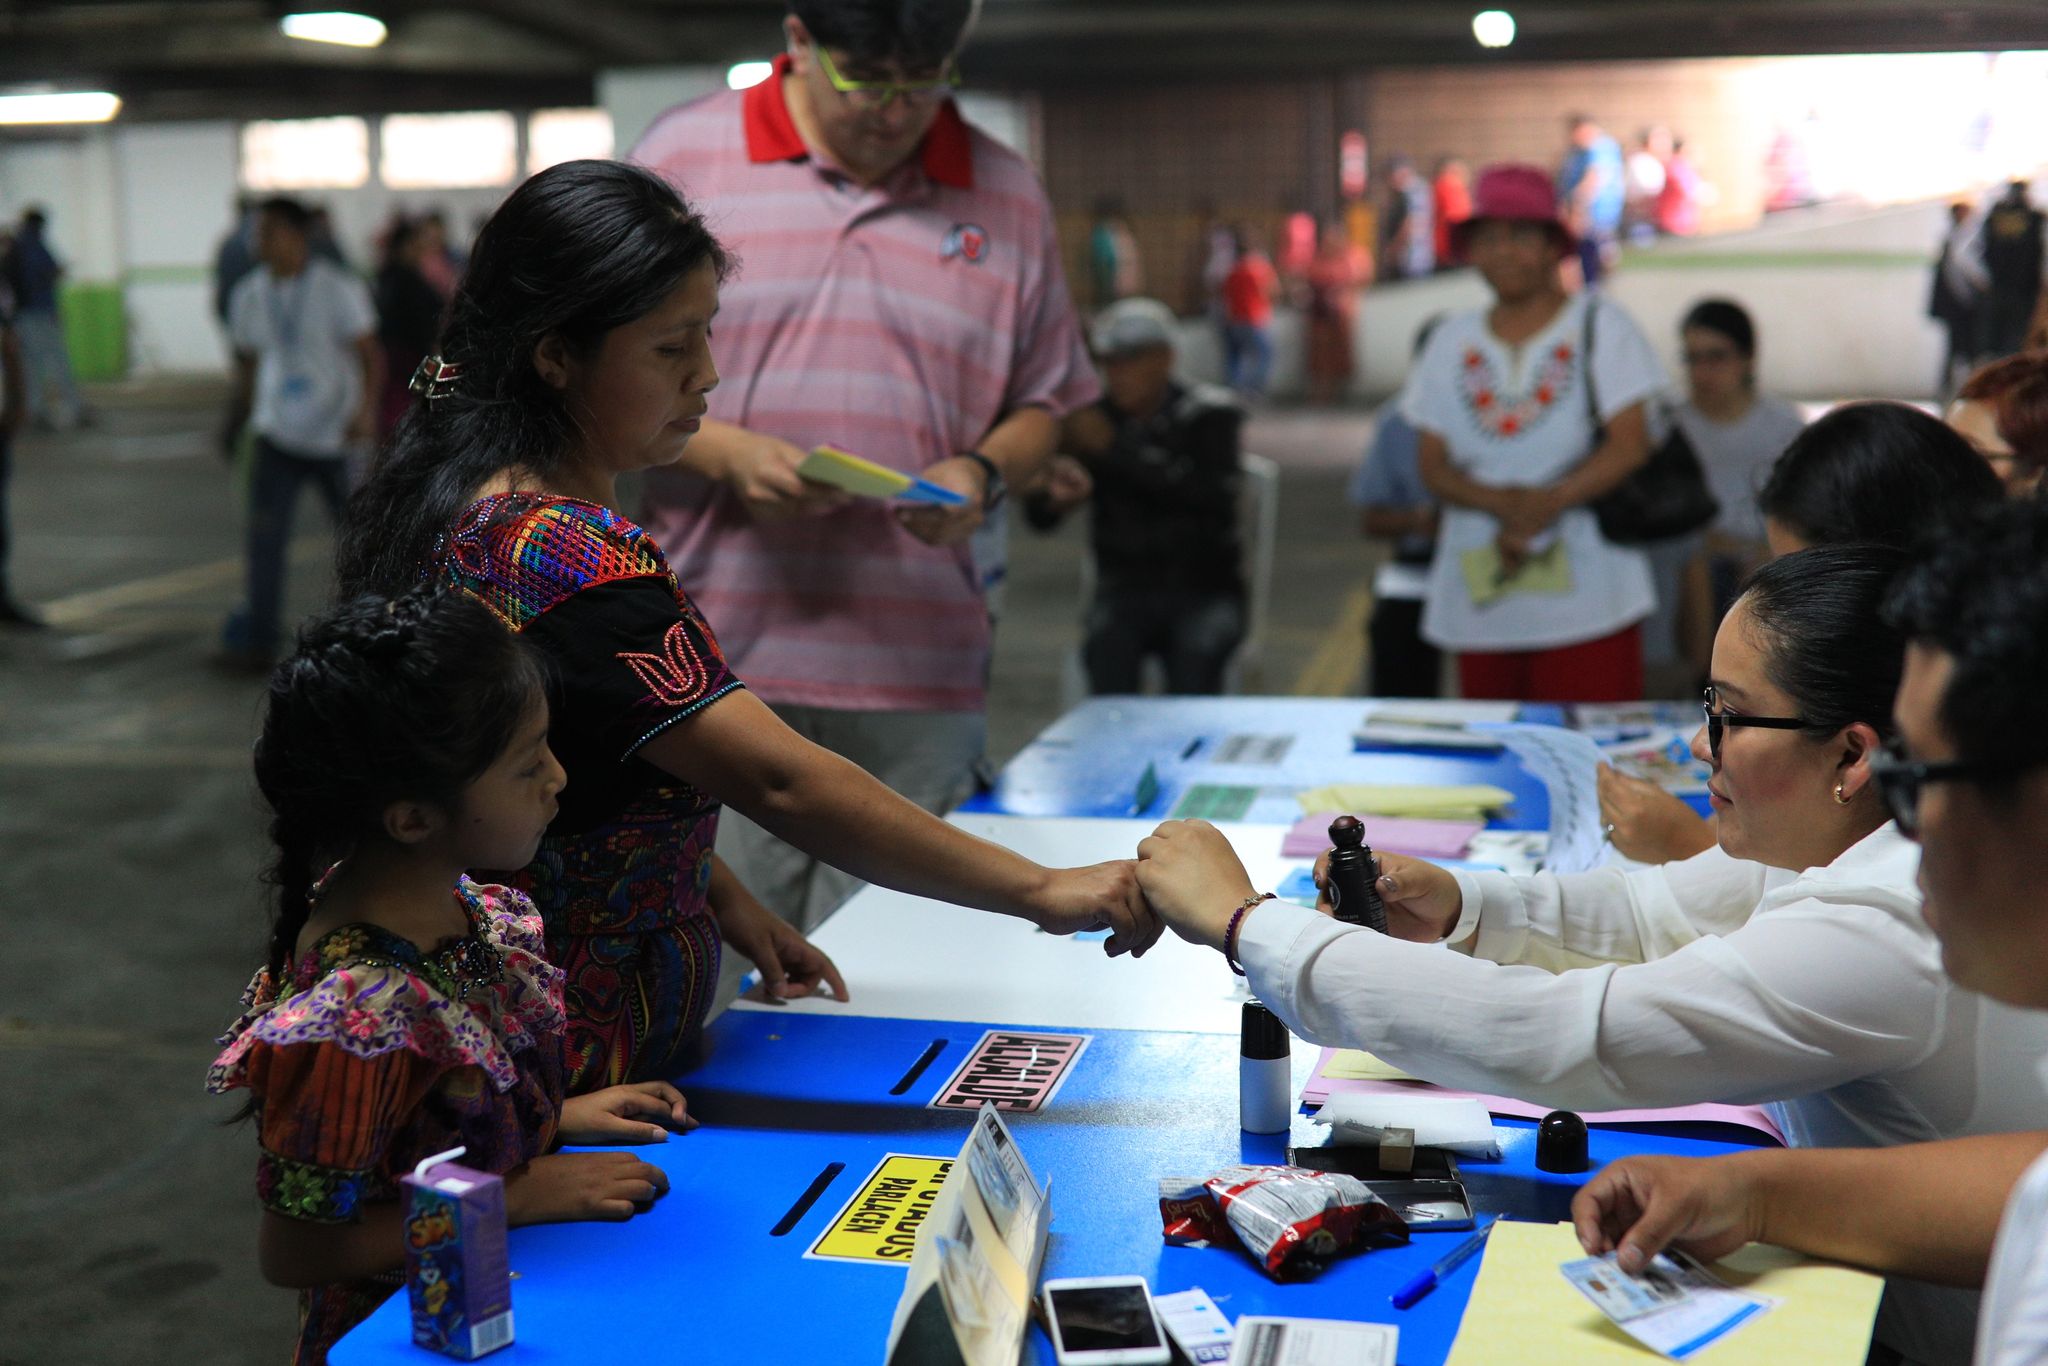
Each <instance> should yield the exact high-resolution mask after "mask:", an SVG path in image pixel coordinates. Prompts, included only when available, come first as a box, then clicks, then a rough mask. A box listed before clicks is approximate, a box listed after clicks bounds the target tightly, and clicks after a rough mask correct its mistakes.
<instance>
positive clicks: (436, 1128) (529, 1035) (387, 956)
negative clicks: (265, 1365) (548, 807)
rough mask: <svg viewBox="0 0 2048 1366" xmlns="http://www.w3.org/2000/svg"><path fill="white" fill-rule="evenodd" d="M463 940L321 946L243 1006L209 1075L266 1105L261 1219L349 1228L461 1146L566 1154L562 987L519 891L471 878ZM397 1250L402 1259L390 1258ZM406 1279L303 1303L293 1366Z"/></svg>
mask: <svg viewBox="0 0 2048 1366" xmlns="http://www.w3.org/2000/svg"><path fill="white" fill-rule="evenodd" d="M457 895H458V897H459V899H460V900H461V902H462V905H463V910H464V912H465V914H466V915H467V917H468V919H469V924H470V930H469V933H468V935H466V936H465V937H463V938H461V939H456V940H451V941H449V942H447V943H445V944H442V945H441V946H439V947H437V948H435V949H434V950H433V951H431V952H424V953H423V952H422V951H421V950H420V949H419V947H418V946H416V945H415V944H413V943H411V942H410V941H409V940H405V939H401V938H399V937H398V936H396V935H393V934H390V933H388V932H387V931H385V930H382V929H379V928H377V927H376V926H374V925H345V926H343V927H341V928H340V929H337V930H334V931H332V932H330V933H328V934H326V935H323V936H322V937H321V938H320V939H319V940H318V942H316V943H314V944H313V945H312V946H311V947H310V948H308V949H307V951H306V952H305V954H303V955H302V956H301V957H300V958H299V959H298V960H297V961H296V962H294V963H293V964H291V966H290V968H289V969H288V970H287V972H286V974H285V980H284V982H282V983H279V982H277V981H275V980H273V978H272V976H271V974H270V971H269V970H268V969H267V968H266V969H264V970H263V971H260V972H258V973H257V974H256V977H255V979H254V980H253V981H251V982H250V984H249V989H248V991H247V992H245V993H244V994H243V997H242V1004H243V1007H244V1012H243V1014H242V1016H241V1018H240V1019H238V1020H236V1021H235V1023H234V1024H233V1025H232V1026H231V1027H230V1028H229V1029H228V1031H227V1033H225V1034H223V1035H222V1036H221V1039H220V1042H221V1044H222V1045H223V1051H222V1052H221V1054H220V1056H219V1058H217V1059H216V1060H215V1061H214V1064H213V1067H212V1069H211V1070H210V1071H209V1072H208V1073H207V1079H206V1085H207V1089H208V1090H209V1091H213V1092H216V1093H220V1092H226V1091H232V1090H235V1089H237V1088H240V1087H246V1088H248V1091H249V1094H250V1096H251V1098H252V1099H253V1101H254V1102H255V1107H256V1121H257V1135H258V1142H259V1144H260V1145H261V1146H260V1156H259V1157H258V1159H257V1164H256V1193H257V1196H258V1198H259V1199H260V1200H261V1201H262V1204H263V1207H264V1208H265V1209H267V1210H270V1211H272V1212H274V1213H276V1214H280V1215H282V1216H284V1217H285V1218H288V1219H299V1220H304V1221H306V1222H308V1223H316V1224H346V1223H353V1222H355V1221H356V1220H358V1219H359V1218H361V1217H362V1210H363V1207H364V1206H365V1205H368V1204H372V1203H374V1202H377V1201H386V1200H396V1199H397V1198H398V1197H399V1186H398V1179H399V1177H401V1176H403V1175H404V1174H405V1173H406V1172H408V1171H411V1170H412V1168H413V1166H414V1165H415V1164H417V1163H418V1162H419V1161H420V1160H421V1159H422V1158H426V1157H431V1156H433V1155H434V1154H435V1153H439V1152H445V1151H447V1150H448V1149H450V1148H454V1147H457V1146H461V1147H466V1148H467V1149H468V1152H467V1153H466V1154H465V1155H464V1157H463V1159H462V1160H463V1163H464V1164H465V1165H467V1166H471V1167H476V1168H479V1169H481V1170H485V1171H494V1172H505V1171H510V1170H511V1169H512V1168H514V1167H518V1166H521V1165H522V1164H524V1163H526V1162H530V1161H532V1160H533V1159H534V1158H536V1157H538V1156H540V1155H541V1154H543V1153H545V1152H546V1151H547V1150H548V1149H549V1148H550V1147H551V1146H552V1145H553V1143H554V1137H555V1127H556V1124H557V1123H558V1121H559V1120H560V1117H561V1105H562V1051H561V1042H562V1024H563V1013H562V974H561V973H560V972H559V971H558V970H557V969H556V968H554V967H553V966H552V965H550V964H549V963H548V961H547V959H546V958H545V957H544V956H543V954H542V945H541V927H540V920H539V918H538V917H537V916H535V915H533V914H532V910H533V908H532V907H531V906H530V905H529V904H528V903H527V901H526V899H525V898H524V897H522V896H520V895H519V894H518V893H517V892H514V891H511V890H510V889H508V888H504V887H493V886H480V885H478V884H477V883H474V882H471V881H470V880H469V879H467V878H465V879H463V882H462V885H461V887H460V888H459V889H458V892H457ZM401 1250H402V1249H400V1248H398V1247H396V1246H394V1248H393V1252H394V1254H396V1253H398V1252H400V1251H401ZM403 1280H404V1277H403V1273H402V1272H400V1271H394V1272H392V1273H390V1274H389V1275H385V1276H379V1277H375V1278H371V1279H368V1280H361V1281H345V1282H336V1283H333V1284H329V1285H323V1286H320V1287H318V1288H316V1289H313V1290H307V1291H302V1292H300V1296H299V1313H300V1328H299V1343H298V1351H297V1354H296V1356H295V1358H294V1360H295V1361H296V1362H297V1363H298V1366H320V1363H322V1362H324V1361H326V1359H327V1350H328V1348H330V1347H331V1346H333V1345H334V1343H335V1342H336V1341H337V1340H338V1339H339V1338H340V1337H341V1335H342V1334H344V1333H346V1332H347V1331H348V1330H349V1329H350V1328H352V1327H354V1326H355V1325H356V1324H358V1323H360V1322H361V1321H362V1320H363V1319H365V1318H367V1317H368V1316H369V1314H370V1311H371V1310H373V1309H375V1308H376V1307H377V1306H378V1305H379V1304H381V1303H383V1301H384V1300H385V1299H386V1298H387V1297H388V1296H389V1295H390V1294H391V1293H392V1292H393V1291H394V1290H396V1289H397V1288H398V1287H399V1286H400V1285H402V1284H403Z"/></svg>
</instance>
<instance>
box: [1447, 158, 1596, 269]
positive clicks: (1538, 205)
mask: <svg viewBox="0 0 2048 1366" xmlns="http://www.w3.org/2000/svg"><path fill="white" fill-rule="evenodd" d="M1488 218H1499V219H1505V220H1507V221H1508V222H1511V223H1541V224H1542V225H1543V226H1544V227H1546V228H1548V229H1549V230H1550V236H1551V238H1552V240H1554V241H1555V242H1556V243H1557V254H1558V255H1559V256H1560V257H1562V256H1565V255H1567V254H1569V253H1570V252H1571V251H1573V250H1574V249H1575V248H1576V247H1577V246H1578V242H1579V239H1578V238H1577V237H1576V236H1574V235H1573V233H1572V230H1571V229H1570V228H1568V227H1566V226H1565V225H1564V220H1563V219H1562V218H1560V217H1558V213H1557V186H1556V184H1555V183H1554V182H1552V180H1551V179H1550V175H1549V173H1548V172H1546V171H1544V170H1542V169H1540V168H1539V167H1535V166H1525V165H1519V164H1516V163H1513V162H1503V163H1501V164H1500V165H1496V166H1488V167H1487V168H1486V169H1485V170H1483V171H1481V172H1480V173H1479V179H1478V180H1477V181H1475V182H1474V183H1473V186H1472V216H1471V217H1470V218H1467V219H1465V220H1464V221H1463V222H1461V223H1453V224H1451V251H1452V252H1453V253H1454V254H1455V255H1457V256H1458V257H1460V258H1463V256H1464V255H1465V243H1466V240H1467V239H1468V238H1469V237H1470V236H1471V235H1472V228H1473V225H1474V224H1477V223H1479V222H1481V221H1483V220H1485V219H1488Z"/></svg>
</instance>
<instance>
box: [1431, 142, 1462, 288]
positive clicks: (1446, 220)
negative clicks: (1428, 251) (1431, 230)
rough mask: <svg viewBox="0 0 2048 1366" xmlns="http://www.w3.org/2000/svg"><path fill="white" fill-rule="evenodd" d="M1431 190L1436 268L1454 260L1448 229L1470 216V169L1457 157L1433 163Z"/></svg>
mask: <svg viewBox="0 0 2048 1366" xmlns="http://www.w3.org/2000/svg"><path fill="white" fill-rule="evenodd" d="M1430 193H1431V194H1432V195H1433V196H1434V197H1435V199H1436V219H1435V226H1436V268H1437V269H1438V270H1448V269H1449V268H1450V267H1451V266H1453V265H1455V264H1457V262H1456V261H1455V259H1454V258H1453V254H1452V251H1451V231H1452V229H1453V228H1455V227H1456V226H1457V225H1458V224H1460V223H1462V222H1464V221H1465V220H1466V219H1468V218H1470V217H1471V216H1472V172H1471V171H1470V170H1469V169H1467V168H1466V165H1465V163H1464V162H1462V161H1460V160H1458V159H1457V158H1456V157H1445V158H1444V159H1443V160H1442V161H1439V162H1438V163H1437V164H1436V179H1435V180H1434V181H1433V182H1431V185H1430Z"/></svg>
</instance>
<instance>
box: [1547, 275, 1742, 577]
mask: <svg viewBox="0 0 2048 1366" xmlns="http://www.w3.org/2000/svg"><path fill="white" fill-rule="evenodd" d="M1598 311H1599V300H1598V299H1597V297H1596V298H1590V299H1588V300H1586V335H1585V341H1584V349H1583V351H1582V352H1581V354H1582V355H1583V356H1584V358H1585V365H1586V415H1587V417H1589V418H1590V419H1592V424H1593V449H1594V450H1598V449H1599V448H1600V443H1601V441H1602V440H1604V439H1605V437H1606V433H1607V427H1606V424H1605V423H1604V422H1602V421H1601V420H1600V400H1599V399H1598V398H1597V397H1596V396H1595V395H1594V393H1593V315H1594V314H1595V313H1596V312H1598ZM1591 506H1592V508H1593V516H1594V517H1595V518H1597V519H1598V520H1599V523H1600V534H1601V535H1602V536H1604V537H1606V538H1607V539H1608V540H1610V541H1612V542H1614V543H1615V544H1616V545H1647V544H1649V543H1650V542H1652V541H1668V540H1670V539H1672V538H1673V537H1675V536H1687V535H1690V534H1691V533H1693V532H1695V531H1698V530H1700V529H1701V528H1702V527H1704V526H1706V525H1707V524H1708V523H1709V522H1711V521H1713V520H1714V518H1715V517H1717V516H1719V515H1720V512H1721V503H1720V500H1719V499H1717V498H1715V497H1714V494H1713V491H1712V490H1710V489H1709V488H1708V487H1707V476H1706V472H1705V471H1704V470H1702V469H1701V468H1700V457H1699V453H1698V452H1696V451H1695V450H1693V448H1692V442H1690V441H1688V440H1686V436H1685V432H1684V430H1683V429H1682V428H1680V427H1679V425H1678V424H1677V423H1676V422H1673V423H1672V424H1671V432H1670V434H1669V435H1668V436H1666V437H1665V438H1664V439H1663V440H1662V441H1660V442H1658V443H1657V445H1656V446H1654V447H1652V448H1651V450H1650V458H1649V459H1648V460H1646V461H1645V462H1643V464H1642V466H1641V467H1640V468H1639V469H1637V470H1636V472H1635V473H1634V474H1631V475H1630V476H1629V477H1628V478H1626V479H1624V480H1622V481H1621V482H1620V483H1619V484H1616V485H1615V486H1614V487H1613V488H1611V489H1609V490H1608V491H1607V492H1606V493H1603V494H1601V495H1600V496H1599V497H1598V498H1595V499H1594V500H1593V502H1592V505H1591Z"/></svg>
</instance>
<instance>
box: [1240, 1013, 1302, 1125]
mask: <svg viewBox="0 0 2048 1366" xmlns="http://www.w3.org/2000/svg"><path fill="white" fill-rule="evenodd" d="M1293 1043H1294V1040H1293V1037H1292V1036H1290V1035H1289V1034H1288V1032H1287V1026H1286V1025H1284V1024H1282V1023H1280V1017H1279V1016H1278V1015H1275V1014H1274V1013H1273V1012H1272V1011H1270V1010H1268V1009H1266V1008H1265V1007H1264V1006H1262V1005H1260V1004H1259V1003H1258V1002H1257V1001H1246V1002H1245V1003H1244V1031H1243V1040H1242V1043H1241V1045H1240V1047H1239V1049H1238V1058H1237V1123H1238V1127H1239V1128H1241V1129H1243V1130H1244V1131H1245V1132H1246V1133H1248V1134H1284V1133H1286V1132H1287V1127H1288V1122H1289V1120H1290V1119H1291V1118H1292V1115H1290V1114H1289V1111H1290V1110H1291V1109H1292V1108H1293V1107H1292V1106H1290V1105H1289V1104H1288V1101H1289V1099H1291V1097H1292V1092H1293V1087H1292V1086H1291V1084H1290V1083H1291V1081H1292V1077H1291V1075H1290V1074H1291V1071H1292V1068H1291V1065H1290V1064H1291V1061H1292V1059H1291V1054H1292V1051H1293Z"/></svg>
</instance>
